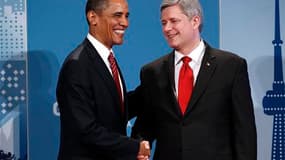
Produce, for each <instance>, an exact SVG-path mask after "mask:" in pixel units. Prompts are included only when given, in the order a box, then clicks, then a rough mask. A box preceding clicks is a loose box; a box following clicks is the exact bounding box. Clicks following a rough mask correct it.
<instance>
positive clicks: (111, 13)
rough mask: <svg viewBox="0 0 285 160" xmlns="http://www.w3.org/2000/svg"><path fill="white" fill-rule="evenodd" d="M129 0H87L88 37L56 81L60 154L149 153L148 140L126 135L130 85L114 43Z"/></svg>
mask: <svg viewBox="0 0 285 160" xmlns="http://www.w3.org/2000/svg"><path fill="white" fill-rule="evenodd" d="M128 16H129V11H128V4H127V1H126V0H88V1H87V5H86V18H87V21H88V25H89V33H88V35H87V38H86V39H85V40H84V41H83V42H82V43H81V44H80V45H79V46H78V47H77V48H76V49H75V50H74V51H73V52H72V53H71V54H70V55H69V56H68V57H67V58H66V60H65V62H64V64H63V66H62V69H61V71H60V75H59V79H58V85H57V101H58V104H59V109H60V122H61V135H60V149H59V155H58V159H59V160H136V159H137V158H141V159H147V158H148V156H149V148H148V143H147V142H146V141H140V140H135V139H131V138H129V137H127V136H126V124H127V121H128V114H129V110H128V108H127V106H126V104H127V97H126V87H125V83H124V79H123V76H122V74H121V72H120V70H119V69H118V66H117V64H116V61H115V59H114V55H113V53H114V52H113V50H112V46H113V45H120V44H122V43H123V36H124V33H125V30H126V28H127V27H128Z"/></svg>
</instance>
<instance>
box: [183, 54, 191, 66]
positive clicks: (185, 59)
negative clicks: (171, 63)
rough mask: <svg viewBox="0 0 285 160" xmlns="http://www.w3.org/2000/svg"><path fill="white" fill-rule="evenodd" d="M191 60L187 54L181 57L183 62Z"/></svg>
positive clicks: (186, 62)
mask: <svg viewBox="0 0 285 160" xmlns="http://www.w3.org/2000/svg"><path fill="white" fill-rule="evenodd" d="M191 60H192V59H191V58H190V57H187V56H184V57H183V58H182V61H183V63H184V64H188V63H189V62H190V61H191Z"/></svg>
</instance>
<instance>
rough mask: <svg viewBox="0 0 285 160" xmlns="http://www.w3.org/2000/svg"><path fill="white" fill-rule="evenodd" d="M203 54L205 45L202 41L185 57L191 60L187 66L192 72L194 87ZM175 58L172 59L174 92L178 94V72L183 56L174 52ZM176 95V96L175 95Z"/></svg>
mask: <svg viewBox="0 0 285 160" xmlns="http://www.w3.org/2000/svg"><path fill="white" fill-rule="evenodd" d="M204 53H205V44H204V42H203V40H201V41H200V43H199V45H198V46H197V47H196V48H195V49H194V50H193V51H192V52H190V53H188V54H187V55H186V56H188V57H190V58H191V59H192V61H191V62H189V65H190V67H191V69H192V70H193V76H194V84H193V85H194V86H195V82H196V80H197V76H198V73H199V70H200V67H201V63H202V59H203V56H204ZM174 54H175V57H174V66H175V71H174V74H175V91H176V93H178V81H179V80H178V79H179V71H180V68H181V67H182V64H183V62H182V58H183V57H184V56H185V55H183V54H182V53H179V52H178V51H176V50H175V51H174ZM176 95H177V94H176Z"/></svg>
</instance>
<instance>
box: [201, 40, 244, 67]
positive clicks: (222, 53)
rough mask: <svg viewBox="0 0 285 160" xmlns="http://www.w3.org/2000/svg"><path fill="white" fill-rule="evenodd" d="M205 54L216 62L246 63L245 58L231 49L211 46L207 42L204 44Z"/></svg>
mask: <svg viewBox="0 0 285 160" xmlns="http://www.w3.org/2000/svg"><path fill="white" fill-rule="evenodd" d="M205 55H206V56H210V57H213V58H214V59H215V60H216V62H217V63H226V64H231V65H234V64H241V63H246V60H245V58H243V57H241V56H240V55H238V54H236V53H233V52H231V51H227V50H222V49H218V48H212V47H211V46H209V45H208V44H206V50H205Z"/></svg>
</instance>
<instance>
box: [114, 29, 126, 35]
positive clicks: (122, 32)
mask: <svg viewBox="0 0 285 160" xmlns="http://www.w3.org/2000/svg"><path fill="white" fill-rule="evenodd" d="M115 33H117V34H124V33H125V30H115Z"/></svg>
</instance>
